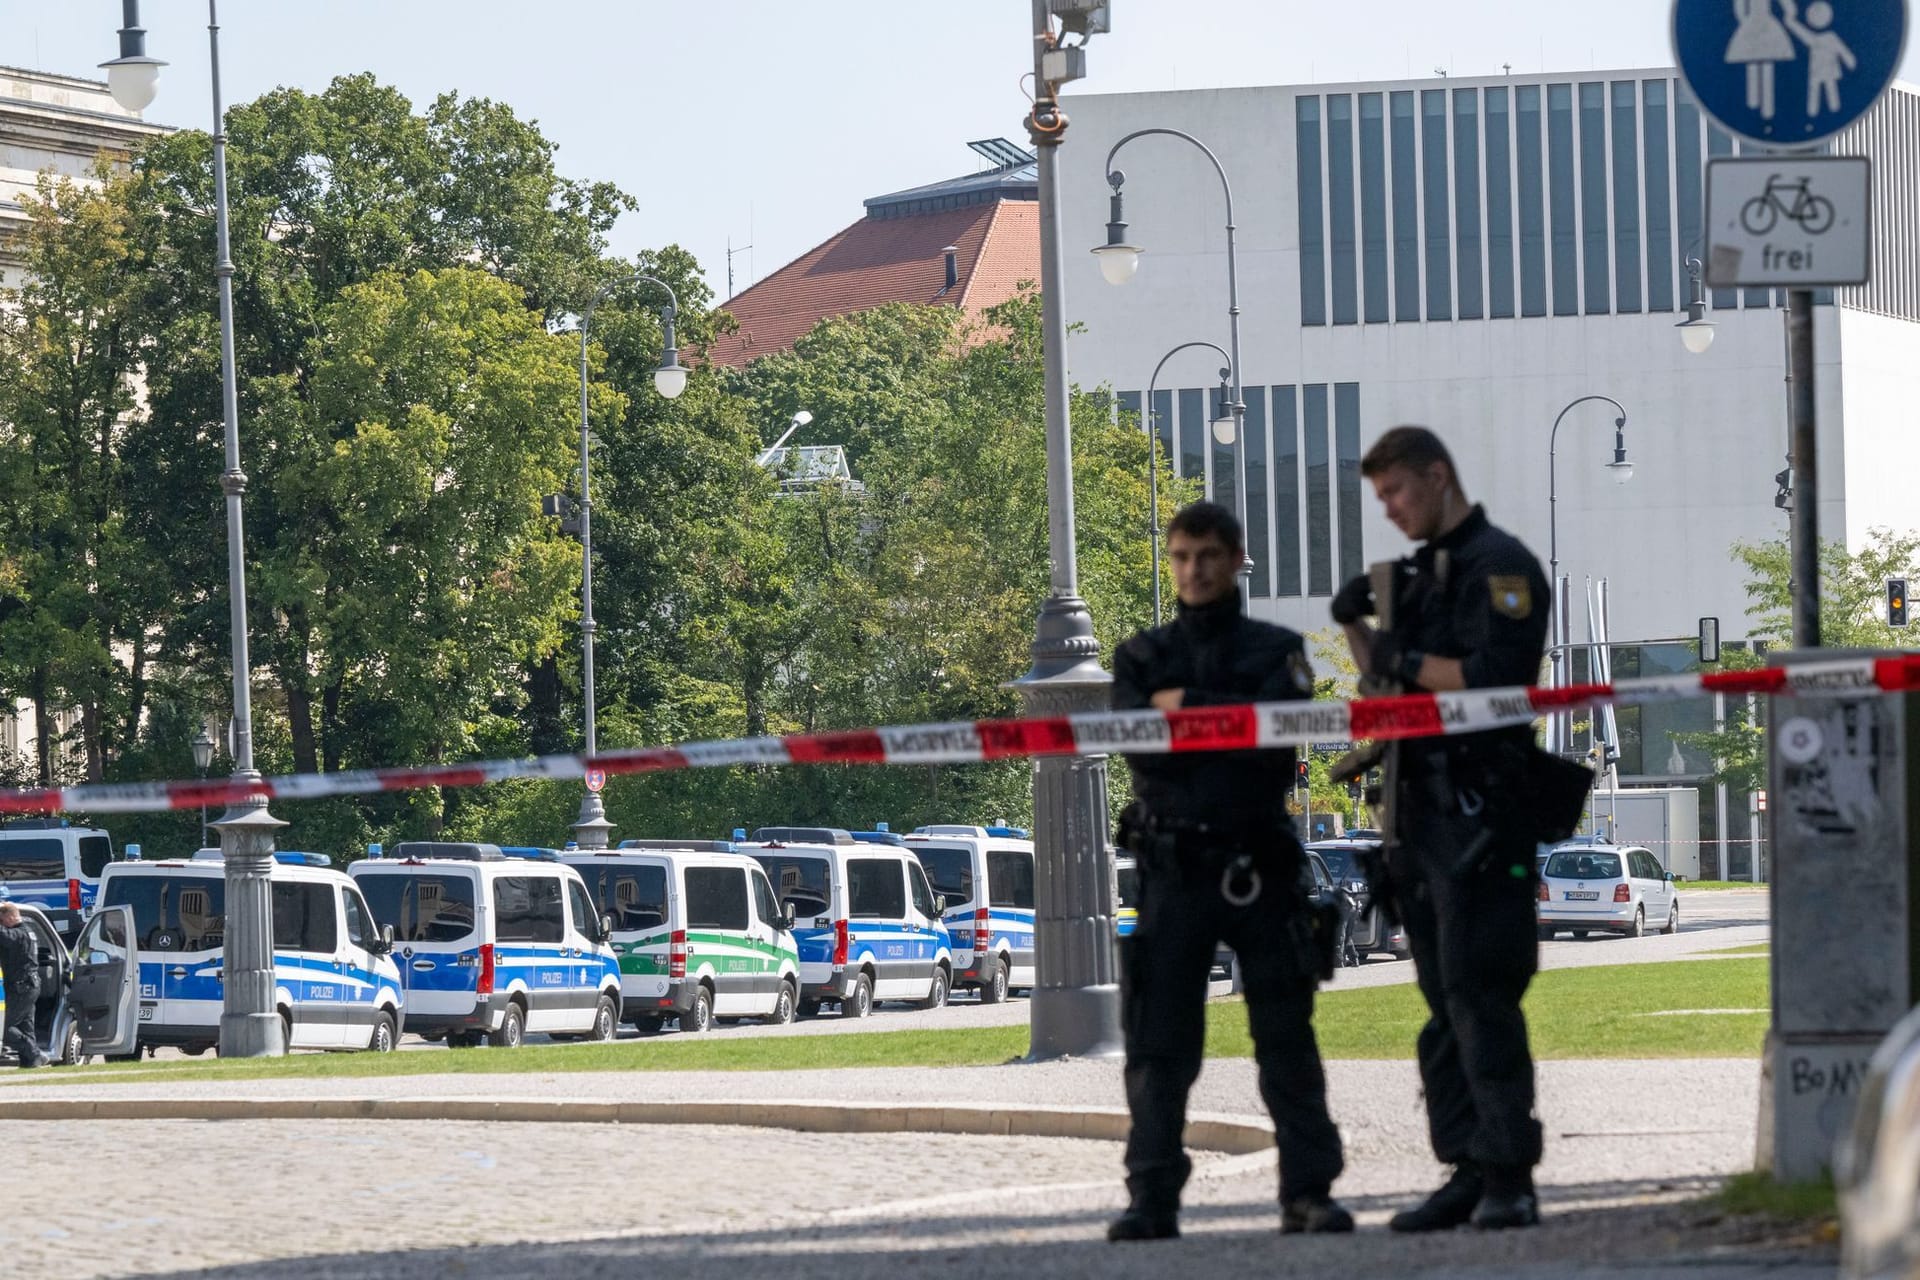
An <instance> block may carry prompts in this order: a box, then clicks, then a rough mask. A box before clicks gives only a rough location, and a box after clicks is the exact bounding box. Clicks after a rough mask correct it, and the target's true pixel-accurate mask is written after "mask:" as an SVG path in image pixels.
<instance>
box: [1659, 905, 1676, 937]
mask: <svg viewBox="0 0 1920 1280" xmlns="http://www.w3.org/2000/svg"><path fill="white" fill-rule="evenodd" d="M1660 932H1662V933H1678V932H1680V904H1679V903H1677V902H1676V903H1674V904H1673V905H1672V906H1671V907H1668V908H1667V927H1666V928H1664V929H1662V930H1661V931H1660Z"/></svg>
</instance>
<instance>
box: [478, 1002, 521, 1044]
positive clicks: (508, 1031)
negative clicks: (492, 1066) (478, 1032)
mask: <svg viewBox="0 0 1920 1280" xmlns="http://www.w3.org/2000/svg"><path fill="white" fill-rule="evenodd" d="M526 1038H527V1015H526V1014H524V1013H522V1012H520V1006H519V1005H517V1004H514V1003H513V1002H512V1001H508V1003H507V1011H506V1012H505V1013H503V1014H501V1015H500V1029H499V1030H498V1031H489V1032H487V1043H488V1044H490V1045H492V1046H493V1047H494V1048H496V1049H518V1048H519V1047H520V1044H521V1042H522V1041H524V1040H525V1039H526Z"/></svg>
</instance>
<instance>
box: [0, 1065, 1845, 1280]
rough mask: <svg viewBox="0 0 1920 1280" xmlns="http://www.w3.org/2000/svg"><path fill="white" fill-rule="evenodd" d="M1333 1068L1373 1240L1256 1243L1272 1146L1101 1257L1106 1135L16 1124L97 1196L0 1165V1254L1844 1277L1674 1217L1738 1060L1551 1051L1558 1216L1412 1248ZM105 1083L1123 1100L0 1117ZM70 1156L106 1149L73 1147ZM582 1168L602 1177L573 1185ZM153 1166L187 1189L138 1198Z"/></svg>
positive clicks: (360, 1270)
mask: <svg viewBox="0 0 1920 1280" xmlns="http://www.w3.org/2000/svg"><path fill="white" fill-rule="evenodd" d="M1329 1075H1330V1082H1329V1083H1330V1098H1331V1105H1332V1107H1333V1111H1334V1115H1335V1118H1336V1119H1337V1120H1338V1121H1339V1123H1340V1125H1341V1129H1342V1132H1343V1134H1344V1135H1345V1138H1346V1142H1347V1152H1348V1172H1347V1174H1346V1176H1345V1177H1344V1178H1343V1179H1342V1180H1341V1182H1340V1184H1339V1187H1338V1188H1337V1191H1338V1193H1339V1194H1340V1195H1341V1196H1342V1197H1343V1198H1344V1199H1345V1200H1346V1201H1347V1203H1348V1204H1349V1205H1351V1206H1352V1207H1353V1208H1354V1209H1355V1210H1356V1211H1357V1213H1358V1214H1359V1216H1360V1220H1361V1224H1362V1227H1361V1231H1360V1233H1359V1234H1358V1235H1357V1236H1355V1237H1353V1238H1351V1239H1344V1240H1313V1241H1302V1240H1299V1239H1296V1238H1289V1239H1288V1240H1285V1241H1281V1240H1280V1239H1279V1238H1278V1237H1277V1236H1276V1235H1275V1234H1274V1226H1275V1211H1274V1207H1273V1195H1274V1172H1273V1160H1272V1156H1271V1155H1270V1154H1266V1153H1258V1154H1253V1155H1230V1154H1220V1153H1212V1154H1207V1155H1203V1156H1200V1157H1199V1158H1198V1159H1197V1161H1196V1163H1197V1164H1198V1166H1199V1168H1200V1172H1199V1174H1198V1175H1197V1176H1196V1181H1195V1183H1194V1185H1193V1187H1192V1188H1191V1189H1190V1195H1189V1198H1188V1211H1187V1213H1186V1216H1185V1225H1186V1228H1187V1237H1186V1238H1185V1239H1183V1240H1182V1241H1180V1242H1178V1243H1175V1244H1171V1245H1163V1246H1136V1247H1132V1248H1127V1249H1120V1248H1114V1247H1110V1246H1108V1245H1106V1244H1105V1243H1104V1242H1103V1241H1102V1240H1101V1239H1100V1232H1101V1229H1102V1227H1103V1225H1104V1223H1105V1221H1106V1220H1107V1218H1108V1217H1110V1216H1111V1215H1112V1214H1113V1213H1114V1212H1115V1211H1116V1210H1117V1209H1118V1208H1119V1207H1120V1205H1121V1203H1122V1201H1123V1193H1122V1191H1121V1187H1120V1170H1119V1145H1118V1143H1117V1142H1114V1141H1095V1140H1089V1139H1068V1138H1041V1137H1007V1136H1000V1137H977V1136H956V1135H952V1134H936V1135H926V1134H920V1133H913V1134H909V1133H899V1132H894V1133H864V1134H862V1133H851V1134H822V1133H794V1132H791V1131H787V1130H781V1129H767V1128H759V1129H741V1128H721V1127H713V1126H699V1127H682V1126H671V1125H668V1126H660V1125H639V1126H636V1125H607V1124H598V1125H593V1126H586V1125H572V1124H532V1123H498V1124H485V1123H478V1122H474V1121H468V1120H448V1119H441V1120H430V1119H421V1120H377V1121H375V1120H311V1121H300V1120H262V1119H241V1120H224V1121H220V1122H209V1121H204V1120H146V1121H99V1120H96V1121H87V1120H57V1121H26V1120H19V1119H9V1120H7V1121H6V1123H7V1125H8V1132H9V1134H10V1136H16V1137H17V1138H18V1139H30V1140H31V1142H32V1147H33V1149H35V1150H40V1151H61V1152H64V1153H66V1156H67V1164H68V1167H70V1168H74V1167H84V1168H85V1169H86V1172H87V1177H86V1179H85V1180H84V1181H85V1182H86V1184H88V1187H89V1194H88V1204H87V1205H86V1206H76V1205H72V1204H68V1205H60V1204H56V1203H51V1202H50V1201H49V1198H48V1197H47V1196H46V1194H45V1187H44V1181H43V1178H42V1177H41V1176H40V1175H39V1174H37V1173H36V1172H35V1169H36V1168H37V1167H44V1162H40V1161H33V1162H20V1163H19V1164H18V1165H16V1166H15V1167H14V1168H12V1169H7V1170H0V1197H5V1202H6V1203H9V1204H16V1205H45V1206H46V1207H45V1208H44V1209H41V1210H39V1211H38V1219H39V1220H38V1221H37V1222H36V1221H35V1214H34V1213H33V1212H32V1211H29V1213H28V1214H27V1215H26V1216H25V1217H24V1218H23V1216H22V1215H21V1214H20V1213H17V1212H16V1213H13V1214H10V1215H9V1216H8V1218H7V1219H6V1221H5V1223H4V1225H0V1256H8V1257H9V1258H10V1260H12V1259H18V1260H21V1261H26V1260H39V1261H43V1262H44V1263H46V1264H47V1267H46V1268H29V1270H30V1271H39V1270H43V1269H51V1268H54V1267H57V1268H58V1269H59V1270H60V1271H61V1272H63V1273H65V1274H73V1275H133V1274H167V1275H186V1274H201V1273H202V1272H201V1271H200V1270H199V1269H200V1268H202V1267H207V1266H215V1267H218V1266H225V1267H227V1268H228V1269H226V1270H221V1271H213V1272H207V1273H206V1274H215V1275H222V1276H234V1277H237V1276H240V1275H267V1276H272V1277H276V1278H277V1280H296V1278H302V1277H323V1276H324V1277H331V1276H343V1277H344V1276H374V1277H379V1276H402V1275H438V1274H445V1273H447V1272H448V1271H449V1270H450V1269H452V1268H453V1267H454V1266H455V1265H456V1263H457V1266H458V1270H459V1273H460V1274H462V1275H467V1276H500V1277H507V1276H541V1277H544V1276H553V1277H560V1276H575V1275H578V1276H598V1275H607V1276H613V1275H616V1274H618V1275H621V1276H623V1277H624V1276H629V1275H631V1274H633V1273H634V1272H635V1271H637V1270H639V1269H640V1268H642V1267H645V1268H647V1269H648V1270H650V1271H652V1272H654V1273H656V1274H673V1275H687V1276H695V1277H707V1276H711V1277H714V1278H715V1280H721V1278H722V1277H724V1280H746V1278H749V1277H756V1276H762V1275H765V1276H769V1277H772V1276H776V1275H777V1276H780V1277H782V1280H789V1278H790V1277H793V1276H798V1275H830V1276H834V1277H836V1280H862V1278H863V1277H865V1276H869V1275H871V1276H876V1277H877V1276H879V1275H882V1274H896V1273H897V1272H898V1270H899V1269H900V1268H901V1267H903V1266H906V1267H913V1268H915V1269H921V1268H926V1267H937V1266H942V1265H949V1264H958V1265H959V1266H961V1267H962V1268H963V1269H964V1270H965V1271H967V1272H968V1273H971V1274H987V1275H996V1274H1002V1273H1009V1272H1025V1273H1028V1274H1043V1275H1048V1276H1052V1275H1069V1276H1071V1275H1088V1276H1093V1275H1099V1276H1101V1277H1103V1278H1104V1277H1116V1276H1129V1275H1135V1274H1139V1275H1143V1276H1144V1275H1147V1274H1149V1273H1151V1274H1153V1275H1155V1276H1158V1277H1162V1278H1164V1276H1165V1274H1166V1270H1167V1268H1168V1267H1178V1268H1181V1269H1189V1270H1192V1269H1200V1270H1202V1271H1204V1272H1205V1273H1209V1274H1222V1275H1227V1274H1236V1273H1242V1272H1246V1273H1262V1274H1270V1275H1283V1276H1291V1275H1300V1276H1310V1275H1311V1276H1319V1275H1331V1274H1355V1275H1375V1274H1378V1275H1387V1274H1398V1275H1406V1274H1418V1275H1422V1276H1454V1275H1459V1276H1465V1275H1481V1276H1513V1277H1519V1276H1539V1277H1548V1276H1552V1277H1563V1276H1583V1277H1584V1276H1599V1275H1613V1274H1620V1273H1621V1269H1622V1268H1625V1269H1626V1270H1628V1271H1630V1272H1631V1274H1632V1275H1634V1276H1636V1277H1652V1276H1667V1275H1675V1276H1677V1275H1691V1274H1696V1273H1697V1271H1698V1270H1699V1268H1701V1267H1704V1266H1708V1265H1710V1266H1711V1274H1712V1275H1713V1276H1714V1277H1715V1278H1716V1280H1718V1278H1719V1277H1735V1276H1738V1277H1746V1276H1761V1275H1765V1276H1768V1277H1770V1278H1772V1280H1812V1277H1815V1276H1820V1277H1826V1276H1831V1275H1832V1274H1833V1266H1832V1249H1831V1246H1818V1245H1810V1244H1807V1243H1806V1242H1794V1241H1791V1240H1777V1239H1775V1240H1770V1239H1768V1238H1767V1236H1766V1234H1765V1233H1764V1232H1756V1230H1755V1228H1754V1226H1753V1224H1747V1223H1739V1222H1727V1221H1721V1220H1718V1219H1717V1217H1716V1215H1714V1214H1713V1213H1712V1212H1710V1211H1707V1210H1704V1209H1702V1208H1700V1207H1698V1206H1697V1205H1690V1204H1689V1202H1690V1201H1697V1200H1698V1198H1699V1197H1701V1196H1703V1195H1705V1194H1707V1193H1708V1192H1709V1191H1710V1190H1711V1188H1712V1187H1713V1186H1715V1185H1717V1182H1718V1180H1719V1179H1720V1178H1722V1177H1724V1176H1725V1175H1726V1174H1728V1173H1731V1172H1734V1171H1737V1170H1740V1169H1743V1168H1746V1167H1748V1166H1749V1165H1750V1163H1751V1160H1752V1150H1753V1125H1754V1117H1755V1114H1756V1111H1755V1108H1756V1103H1757V1096H1756V1091H1757V1086H1758V1076H1759V1071H1758V1067H1757V1065H1756V1064H1755V1063H1754V1062H1752V1061H1722V1060H1706V1061H1698V1060H1690V1061H1672V1062H1604V1063H1601V1062H1551V1063H1545V1064H1542V1066H1541V1068H1540V1081H1541V1112H1542V1116H1543V1118H1544V1119H1545V1121H1546V1123H1547V1128H1548V1144H1547V1145H1548V1155H1547V1160H1546V1163H1545V1164H1544V1165H1543V1166H1542V1168H1541V1171H1540V1183H1541V1190H1542V1197H1543V1201H1544V1203H1545V1206H1546V1210H1547V1212H1548V1215H1549V1222H1548V1225H1547V1226H1546V1227H1544V1228H1543V1229H1541V1230H1539V1231H1534V1232H1522V1233H1517V1234H1509V1235H1504V1236H1499V1235H1495V1236H1489V1235H1482V1234H1478V1233H1473V1232H1459V1233H1453V1234H1449V1235H1447V1236H1446V1237H1444V1238H1437V1239H1433V1238H1429V1239H1423V1240H1420V1241H1417V1242H1416V1241H1410V1240H1407V1239H1405V1238H1401V1237H1395V1236H1392V1235H1390V1234H1389V1233H1387V1232H1386V1231H1385V1230H1384V1229H1383V1224H1384V1221H1385V1219H1386V1217H1387V1216H1388V1215H1389V1214H1390V1213H1391V1212H1392V1211H1393V1210H1394V1209H1396V1208H1398V1207H1400V1206H1401V1205H1403V1204H1405V1203H1406V1202H1407V1201H1408V1200H1409V1199H1411V1198H1413V1197H1415V1196H1417V1195H1418V1194H1420V1193H1421V1192H1423V1191H1424V1190H1426V1189H1427V1188H1428V1187H1430V1186H1431V1185H1432V1184H1433V1182H1434V1181H1435V1179H1436V1177H1437V1173H1438V1171H1437V1169H1436V1167H1435V1166H1434V1165H1433V1163H1432V1160H1431V1158H1430V1156H1429V1155H1428V1154H1427V1151H1426V1143H1425V1134H1424V1125H1423V1121H1422V1118H1421V1114H1420V1109H1419V1096H1418V1080H1417V1076H1416V1073H1415V1071H1414V1068H1413V1065H1412V1064H1411V1063H1403V1062H1357V1061H1343V1062H1335V1063H1330V1064H1329ZM113 1098H121V1099H142V1098H145V1099H154V1098H168V1099H178V1100H183V1101H186V1100H193V1099H201V1100H206V1101H208V1102H213V1101H218V1100H227V1101H243V1100H265V1099H279V1100H288V1101H294V1100H300V1099H322V1098H360V1099H376V1098H378V1099H416V1100H420V1101H421V1103H422V1105H423V1106H426V1104H427V1103H428V1102H430V1100H434V1099H447V1100H453V1099H464V1100H469V1101H471V1100H476V1099H502V1100H505V1099H512V1100H529V1101H533V1100H540V1101H546V1102H554V1101H573V1100H577V1101H581V1102H599V1103H605V1102H648V1103H676V1102H680V1103H692V1102H701V1103H710V1102H714V1101H726V1102H739V1103H746V1102H753V1103H774V1104H779V1103H789V1104H794V1105H795V1106H799V1105H802V1104H809V1105H811V1106H814V1107H817V1106H819V1104H822V1103H834V1102H837V1103H841V1104H845V1105H846V1106H848V1107H852V1108H862V1107H875V1106H902V1107H904V1106H909V1105H913V1106H915V1112H916V1114H918V1115H937V1114H939V1109H938V1108H937V1107H932V1106H929V1105H927V1104H949V1105H960V1104H973V1105H976V1106H993V1107H1001V1108H1008V1107H1012V1108H1072V1109H1077V1110H1088V1109H1092V1110H1098V1111H1101V1112H1108V1113H1114V1112H1118V1110H1119V1108H1120V1100H1121V1094H1120V1085H1119V1067H1118V1064H1117V1063H1111V1062H1085V1061H1077V1062H1075V1061H1070V1062H1055V1063H1045V1064H1009V1065H1002V1066H994V1067H968V1068H950V1069H940V1070H928V1069H884V1070H823V1071H804V1072H781V1073H748V1072H742V1073H633V1074H624V1073H583V1074H543V1075H528V1076H500V1075H437V1076H415V1077H400V1078H381V1079H345V1080H337V1081H250V1082H238V1083H232V1084H221V1085H219V1086H212V1085H161V1084H158V1083H153V1084H146V1085H143V1084H141V1083H139V1082H138V1081H128V1082H126V1083H124V1084H118V1083H117V1084H112V1085H83V1084H78V1083H73V1084H66V1083H63V1082H62V1081H61V1080H60V1079H59V1077H57V1076H53V1077H49V1076H46V1075H41V1076H37V1077H35V1078H34V1080H33V1083H31V1084H26V1083H24V1082H23V1083H21V1084H18V1085H13V1086H11V1087H9V1088H7V1089H5V1090H0V1114H4V1108H5V1107H7V1106H10V1105H12V1104H15V1103H17V1102H23V1101H27V1100H31V1099H38V1100H58V1099H72V1100H100V1099H113ZM427 1109H428V1110H429V1111H430V1109H431V1108H430V1107H428V1108H427ZM774 1110H775V1113H776V1114H777V1111H778V1108H777V1106H776V1108H775V1109H774ZM1193 1110H1194V1112H1195V1113H1196V1115H1199V1114H1202V1113H1204V1114H1208V1115H1213V1116H1219V1117H1223V1118H1226V1117H1231V1118H1234V1119H1237V1120H1241V1121H1246V1120H1256V1119H1259V1118H1260V1117H1261V1108H1260V1104H1259V1101H1258V1093H1257V1088H1256V1084H1255V1079H1254V1074H1253V1064H1252V1063H1251V1062H1250V1061H1245V1060H1237V1059H1236V1060H1216V1061H1212V1062H1209V1063H1208V1065H1207V1068H1206V1071H1205V1073H1204V1074H1203V1076H1202V1078H1201V1081H1200V1084H1199V1086H1198V1087H1197V1089H1196V1091H1195V1097H1194V1104H1193ZM1114 1132H1116V1133H1117V1132H1119V1131H1118V1130H1115V1131H1114ZM88 1151H92V1152H94V1153H97V1154H100V1155H102V1156H103V1158H98V1159H87V1158H85V1157H83V1156H82V1155H81V1153H83V1152H88ZM123 1156H124V1158H121V1157H123ZM583 1160H584V1161H586V1162H587V1163H588V1165H589V1166H590V1167H591V1168H592V1170H593V1174H592V1178H591V1181H583V1180H582V1178H581V1162H582V1161H583ZM176 1170H177V1173H176V1172H175V1171H176ZM156 1176H159V1177H162V1178H173V1177H177V1178H178V1179H180V1180H182V1184H183V1185H184V1184H185V1183H191V1184H192V1185H193V1186H194V1188H195V1189H194V1191H193V1192H192V1193H191V1194H190V1195H181V1194H171V1195H158V1196H156V1194H155V1191H154V1183H155V1178H156ZM66 1185H74V1184H71V1183H69V1184H66ZM316 1186H317V1187H319V1188H321V1190H319V1191H316ZM327 1188H331V1189H333V1190H332V1191H328V1190H326V1189H327ZM363 1209H365V1210H370V1211H371V1212H367V1213H363V1212H362V1210H363ZM402 1209H405V1212H404V1213H403V1212H401V1210H402ZM262 1218H271V1220H272V1221H273V1223H274V1228H273V1231H272V1232H271V1233H270V1234H268V1233H258V1232H252V1231H248V1230H246V1229H245V1226H246V1224H247V1223H248V1222H258V1221H259V1220H261V1219H262ZM400 1224H404V1228H405V1229H404V1230H403V1231H399V1232H396V1230H395V1228H396V1226H397V1225H400ZM136 1225H137V1230H136V1229H131V1228H135V1227H136ZM49 1233H57V1234H49ZM535 1241H537V1242H539V1247H538V1248H529V1247H528V1244H529V1243H531V1242H535ZM404 1250H416V1251H423V1252H401V1251H404ZM436 1250H440V1251H447V1252H437V1253H436V1252H435V1251H436Z"/></svg>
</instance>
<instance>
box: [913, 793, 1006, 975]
mask: <svg viewBox="0 0 1920 1280" xmlns="http://www.w3.org/2000/svg"><path fill="white" fill-rule="evenodd" d="M907 851H908V852H909V853H911V854H913V855H914V856H915V857H916V858H918V859H919V860H920V865H921V866H923V867H925V868H926V871H927V879H928V880H930V881H931V882H932V883H933V891H934V892H935V893H937V894H939V895H940V896H941V897H943V898H945V899H946V911H945V917H946V925H947V931H948V933H949V934H951V935H952V937H953V964H954V979H953V981H954V985H955V986H956V987H965V988H969V989H971V990H974V991H978V992H979V993H980V999H981V1001H982V1003H985V1004H997V1003H999V1002H1000V1001H1002V1000H1005V999H1006V998H1007V993H1008V992H1009V991H1012V990H1014V989H1015V988H1023V989H1027V990H1031V989H1032V987H1033V984H1034V981H1035V979H1034V963H1033V904H1034V884H1033V875H1034V872H1033V841H1031V840H1029V839H1027V838H1026V832H1024V831H1019V830H1018V829H1017V828H1013V827H1005V826H994V827H971V826H958V825H954V826H931V827H919V828H916V829H915V830H914V832H913V834H912V835H910V836H908V837H907Z"/></svg>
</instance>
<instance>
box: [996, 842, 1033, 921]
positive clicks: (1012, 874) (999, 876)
mask: <svg viewBox="0 0 1920 1280" xmlns="http://www.w3.org/2000/svg"><path fill="white" fill-rule="evenodd" d="M987 893H988V902H987V905H988V906H990V907H1024V908H1027V909H1029V910H1031V909H1032V907H1033V855H1032V854H1030V853H1023V852H1020V851H1018V850H1013V849H989V850H987Z"/></svg>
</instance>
